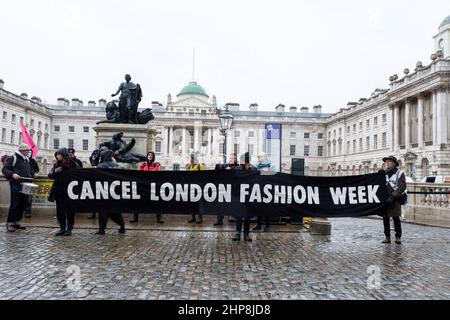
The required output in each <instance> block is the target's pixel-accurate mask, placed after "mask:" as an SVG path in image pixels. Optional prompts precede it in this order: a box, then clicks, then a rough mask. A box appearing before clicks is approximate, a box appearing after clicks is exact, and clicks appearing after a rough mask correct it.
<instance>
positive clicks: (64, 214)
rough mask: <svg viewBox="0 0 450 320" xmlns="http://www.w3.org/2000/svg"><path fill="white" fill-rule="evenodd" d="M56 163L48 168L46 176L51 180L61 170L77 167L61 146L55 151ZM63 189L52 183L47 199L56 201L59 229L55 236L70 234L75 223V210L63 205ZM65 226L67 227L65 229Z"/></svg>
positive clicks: (57, 175) (55, 177) (56, 176)
mask: <svg viewBox="0 0 450 320" xmlns="http://www.w3.org/2000/svg"><path fill="white" fill-rule="evenodd" d="M55 159H56V163H55V164H54V165H53V168H52V169H51V170H50V173H49V174H48V177H49V178H50V179H52V180H57V179H58V177H59V175H60V174H61V172H63V171H64V170H69V169H71V168H78V164H77V163H76V162H75V161H73V160H71V159H70V157H69V152H68V150H67V149H66V148H61V149H59V150H58V151H56V152H55ZM63 192H64V190H58V188H56V187H55V182H54V183H53V185H52V188H51V190H50V195H49V199H48V200H49V201H51V202H53V201H56V218H57V219H58V223H59V227H60V230H59V231H58V232H57V233H56V234H55V236H57V237H60V236H71V235H72V230H73V226H74V224H75V212H74V211H73V210H71V208H70V207H68V206H64V205H63V203H62V201H61V200H62V199H61V198H62V197H63ZM66 228H67V229H66Z"/></svg>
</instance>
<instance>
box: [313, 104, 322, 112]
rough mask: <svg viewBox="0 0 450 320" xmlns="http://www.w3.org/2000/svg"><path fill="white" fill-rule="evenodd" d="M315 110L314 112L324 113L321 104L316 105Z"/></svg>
mask: <svg viewBox="0 0 450 320" xmlns="http://www.w3.org/2000/svg"><path fill="white" fill-rule="evenodd" d="M313 110H314V113H322V106H321V105H320V104H319V105H317V106H314V108H313Z"/></svg>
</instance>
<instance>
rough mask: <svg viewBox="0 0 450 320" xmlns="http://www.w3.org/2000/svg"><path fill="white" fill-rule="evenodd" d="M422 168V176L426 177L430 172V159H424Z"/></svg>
mask: <svg viewBox="0 0 450 320" xmlns="http://www.w3.org/2000/svg"><path fill="white" fill-rule="evenodd" d="M421 169H422V177H426V176H428V175H429V174H430V162H429V161H428V159H427V158H423V159H422V165H421Z"/></svg>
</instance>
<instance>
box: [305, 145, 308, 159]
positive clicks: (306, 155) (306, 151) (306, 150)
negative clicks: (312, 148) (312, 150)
mask: <svg viewBox="0 0 450 320" xmlns="http://www.w3.org/2000/svg"><path fill="white" fill-rule="evenodd" d="M304 149H305V150H304V156H305V157H309V146H305V148H304Z"/></svg>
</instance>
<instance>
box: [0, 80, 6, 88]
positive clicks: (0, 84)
mask: <svg viewBox="0 0 450 320" xmlns="http://www.w3.org/2000/svg"><path fill="white" fill-rule="evenodd" d="M4 84H5V81H3V79H0V89H3V85H4Z"/></svg>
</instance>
